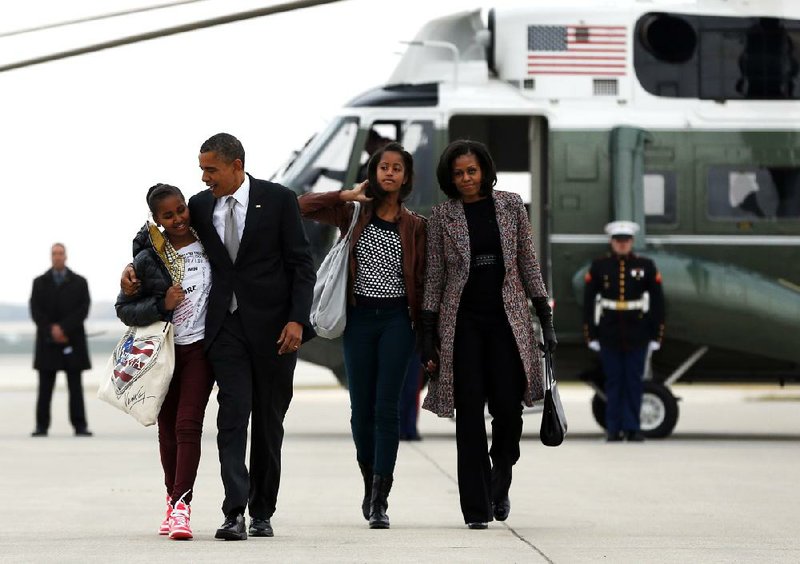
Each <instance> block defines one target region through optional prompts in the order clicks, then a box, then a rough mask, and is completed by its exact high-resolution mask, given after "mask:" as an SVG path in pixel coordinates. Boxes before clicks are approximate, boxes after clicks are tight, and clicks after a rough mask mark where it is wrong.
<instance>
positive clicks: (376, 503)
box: [369, 474, 394, 529]
mask: <svg viewBox="0 0 800 564" xmlns="http://www.w3.org/2000/svg"><path fill="white" fill-rule="evenodd" d="M393 481H394V478H393V476H392V475H391V474H390V475H389V476H378V475H377V474H375V476H374V477H373V478H372V498H371V499H370V507H369V528H370V529H388V528H389V516H388V515H386V510H387V509H388V508H389V491H391V489H392V482H393Z"/></svg>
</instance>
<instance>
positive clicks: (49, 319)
mask: <svg viewBox="0 0 800 564" xmlns="http://www.w3.org/2000/svg"><path fill="white" fill-rule="evenodd" d="M90 303H91V302H90V299H89V285H88V284H87V283H86V279H85V278H84V277H83V276H79V275H78V274H75V273H74V272H73V271H71V270H70V269H69V268H67V269H66V270H65V274H64V281H63V282H62V283H61V284H59V285H56V282H55V280H54V279H53V270H52V269H50V270H48V271H47V272H45V273H44V274H42V275H41V276H39V277H37V278H36V279H35V280H34V281H33V290H32V292H31V300H30V309H31V317H32V318H33V322H34V323H35V324H36V351H35V353H34V357H33V368H34V369H36V370H43V371H52V370H87V369H89V368H91V367H92V365H91V362H90V361H89V349H88V346H87V344H86V332H85V330H84V328H83V322H84V320H85V319H86V317H87V316H88V315H89V305H90ZM54 323H57V324H59V325H60V326H61V329H63V331H64V333H65V334H66V335H67V338H68V339H69V343H67V344H66V345H61V344H58V343H54V342H53V339H52V337H51V336H50V326H51V325H52V324H54ZM67 347H72V352H70V353H69V354H64V350H65V349H66V348H67Z"/></svg>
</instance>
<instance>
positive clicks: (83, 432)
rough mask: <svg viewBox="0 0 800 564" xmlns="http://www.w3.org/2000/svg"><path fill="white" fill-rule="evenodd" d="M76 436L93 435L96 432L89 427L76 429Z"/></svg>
mask: <svg viewBox="0 0 800 564" xmlns="http://www.w3.org/2000/svg"><path fill="white" fill-rule="evenodd" d="M75 436H76V437H93V436H94V433H92V432H91V431H90V430H89V429H75Z"/></svg>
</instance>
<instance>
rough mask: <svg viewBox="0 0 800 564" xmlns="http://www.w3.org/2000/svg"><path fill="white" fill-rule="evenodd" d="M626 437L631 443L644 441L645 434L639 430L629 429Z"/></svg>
mask: <svg viewBox="0 0 800 564" xmlns="http://www.w3.org/2000/svg"><path fill="white" fill-rule="evenodd" d="M625 438H627V439H628V442H631V443H641V442H644V435H642V433H641V432H639V431H628V433H627V434H626V436H625Z"/></svg>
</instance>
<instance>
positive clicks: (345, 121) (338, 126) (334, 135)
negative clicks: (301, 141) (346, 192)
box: [280, 117, 358, 194]
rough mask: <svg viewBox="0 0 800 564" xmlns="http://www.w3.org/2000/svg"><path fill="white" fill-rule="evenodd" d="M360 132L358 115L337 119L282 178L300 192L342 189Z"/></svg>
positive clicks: (290, 166) (306, 147) (306, 149)
mask: <svg viewBox="0 0 800 564" xmlns="http://www.w3.org/2000/svg"><path fill="white" fill-rule="evenodd" d="M357 133H358V118H357V117H341V118H338V119H336V120H334V121H333V122H332V123H331V124H330V125H329V126H328V127H327V128H326V129H325V130H324V131H322V133H320V134H318V135H317V136H316V137H314V138H313V139H312V140H311V141H309V142H308V143H307V144H306V146H305V147H303V150H302V151H300V153H299V154H298V155H297V157H296V158H295V159H294V161H293V162H292V163H291V164H290V165H289V166H288V167H287V169H286V171H285V173H284V176H282V177H281V178H280V181H281V182H282V183H284V184H286V185H287V186H291V187H292V188H294V189H295V190H298V191H299V193H301V194H302V193H305V192H328V191H331V190H339V189H340V188H341V187H342V184H343V183H344V181H345V176H346V173H347V166H348V164H349V162H350V157H351V155H352V154H353V144H354V142H355V138H356V134H357Z"/></svg>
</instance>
